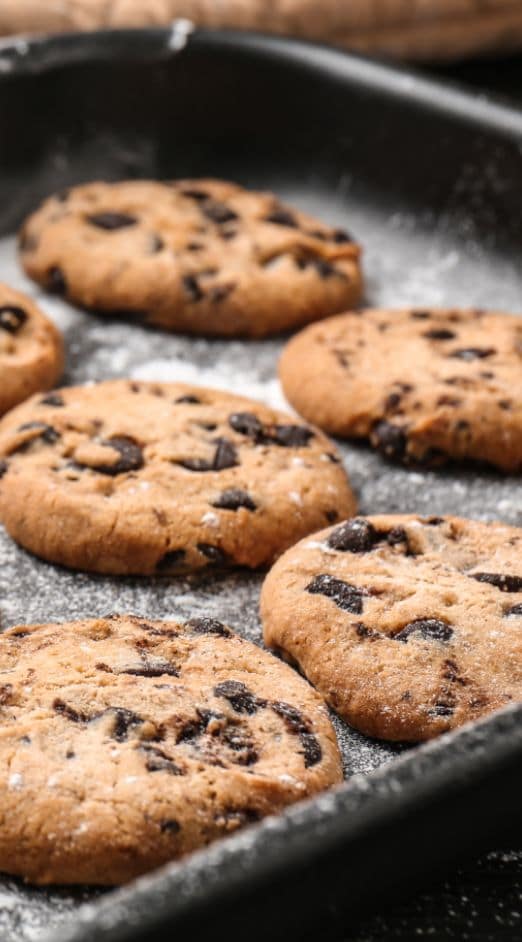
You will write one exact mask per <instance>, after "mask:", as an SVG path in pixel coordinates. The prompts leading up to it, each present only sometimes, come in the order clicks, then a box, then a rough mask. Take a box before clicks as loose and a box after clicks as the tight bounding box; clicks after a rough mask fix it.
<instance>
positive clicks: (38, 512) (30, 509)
mask: <svg viewBox="0 0 522 942" xmlns="http://www.w3.org/2000/svg"><path fill="white" fill-rule="evenodd" d="M354 509H355V499H354V497H353V494H352V492H351V489H350V485H349V482H348V478H347V476H346V473H345V471H344V469H343V467H342V465H341V464H340V458H339V456H338V454H337V452H336V450H335V449H334V447H333V446H332V444H331V443H330V442H329V441H328V439H327V438H325V436H324V435H323V434H322V433H321V432H318V431H317V430H315V429H313V428H310V427H309V426H307V425H304V424H303V423H302V422H300V421H298V422H296V421H294V420H293V419H292V418H290V417H289V416H286V415H284V414H282V413H280V412H275V411H273V410H272V409H269V408H267V407H266V406H264V405H262V404H261V403H258V402H254V401H252V400H250V399H244V398H242V397H240V396H233V395H229V394H228V393H225V392H220V391H217V390H210V389H205V388H201V387H195V386H187V385H185V384H179V383H138V382H133V381H126V380H117V381H113V382H106V383H100V384H98V385H96V384H92V385H87V386H81V387H73V388H68V389H62V390H59V391H55V392H52V393H49V394H47V395H46V396H43V397H42V396H40V395H38V396H35V397H33V398H32V399H31V400H29V401H28V402H27V403H25V404H24V405H23V406H20V407H19V408H18V409H16V410H13V411H12V412H11V413H10V414H9V415H8V416H6V417H5V418H4V419H3V421H2V422H1V423H0V519H1V520H2V522H3V523H4V525H5V527H6V528H7V530H8V532H9V533H10V534H11V536H12V537H13V538H14V539H15V540H16V541H17V542H18V543H20V544H21V545H22V546H24V547H25V548H26V549H29V550H30V551H31V552H33V553H35V554H36V555H37V556H41V557H42V558H44V559H46V560H49V561H50V562H54V563H60V564H62V565H64V566H69V567H72V568H76V569H84V570H88V571H92V572H101V573H115V574H126V573H134V574H137V575H152V574H167V573H179V572H186V571H190V570H195V569H202V568H209V567H216V566H219V567H221V566H248V567H258V566H263V565H266V564H269V563H270V562H272V561H273V560H274V559H275V558H276V557H277V556H278V555H279V554H280V553H281V552H283V550H285V549H286V548H287V547H288V546H291V545H292V544H293V543H295V542H296V540H299V539H301V537H303V536H304V535H305V534H306V533H310V532H312V531H313V530H316V529H317V528H318V527H321V526H324V525H325V523H328V522H334V521H335V520H342V519H343V518H344V517H345V516H347V515H348V514H350V513H353V512H354Z"/></svg>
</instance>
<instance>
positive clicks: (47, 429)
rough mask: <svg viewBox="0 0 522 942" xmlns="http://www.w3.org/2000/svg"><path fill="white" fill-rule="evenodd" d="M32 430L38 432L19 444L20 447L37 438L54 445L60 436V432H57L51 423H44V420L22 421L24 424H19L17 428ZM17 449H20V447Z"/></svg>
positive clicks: (23, 430) (21, 430)
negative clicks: (27, 440) (29, 439)
mask: <svg viewBox="0 0 522 942" xmlns="http://www.w3.org/2000/svg"><path fill="white" fill-rule="evenodd" d="M32 430H34V431H35V432H37V433H38V434H37V435H34V436H33V437H32V438H31V441H30V442H24V444H23V445H22V446H21V448H22V449H23V448H24V446H25V445H28V444H31V442H33V441H35V439H37V438H38V439H40V440H41V441H42V442H45V444H46V445H54V444H55V443H56V442H57V441H58V439H59V438H60V433H59V432H57V431H56V429H55V428H53V427H52V425H46V423H45V422H24V424H23V425H20V426H19V427H18V429H17V431H18V432H28V431H32ZM18 450H19V451H20V450H21V449H18Z"/></svg>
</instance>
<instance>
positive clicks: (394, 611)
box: [261, 516, 522, 741]
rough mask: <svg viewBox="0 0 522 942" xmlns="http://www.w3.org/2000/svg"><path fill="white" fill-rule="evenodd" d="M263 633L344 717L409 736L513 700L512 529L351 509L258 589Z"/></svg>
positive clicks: (521, 688) (521, 611)
mask: <svg viewBox="0 0 522 942" xmlns="http://www.w3.org/2000/svg"><path fill="white" fill-rule="evenodd" d="M261 611H262V616H263V621H264V632H265V641H266V643H267V644H268V645H269V646H270V647H274V648H278V649H279V650H281V651H283V652H285V653H286V654H287V655H288V656H289V658H290V659H291V660H292V661H294V662H296V663H297V664H298V665H299V666H300V668H301V670H302V671H303V673H304V674H305V676H306V677H307V678H308V680H310V681H311V682H312V683H313V684H314V686H316V687H317V689H318V690H320V691H321V693H322V694H324V696H325V697H326V699H327V700H328V702H329V703H330V704H331V706H332V707H333V708H334V709H335V710H337V711H338V712H339V713H340V715H341V716H342V717H344V719H345V720H347V721H348V723H351V724H352V726H354V727H355V728H356V729H359V730H361V731H362V732H363V733H366V734H367V735H369V736H377V737H379V738H382V739H392V740H411V741H417V740H422V739H430V738H431V737H433V736H436V735H437V734H439V733H442V732H445V731H446V730H450V729H454V728H455V727H457V726H460V725H461V724H462V723H466V722H467V721H468V720H474V719H477V718H478V717H481V716H483V715H485V714H487V713H490V712H491V711H493V710H495V709H497V708H499V707H502V706H505V705H506V704H508V703H512V702H518V701H521V700H522V530H520V529H517V528H515V527H508V526H504V525H503V524H501V523H478V522H474V521H471V520H462V519H459V518H457V517H443V518H441V517H431V518H420V517H413V516H379V517H357V518H354V519H351V520H348V521H347V522H345V523H344V524H342V525H341V526H339V527H335V528H332V529H328V530H324V531H322V532H321V533H318V534H316V535H314V536H313V537H312V538H308V539H305V540H303V541H302V542H301V543H299V544H298V545H297V546H294V547H293V548H292V549H291V550H289V551H288V552H287V553H285V555H284V556H283V557H282V558H281V559H280V560H279V561H278V562H277V563H276V565H275V566H274V568H273V569H272V570H271V572H270V573H269V575H268V577H267V579H266V581H265V584H264V587H263V593H262V599H261Z"/></svg>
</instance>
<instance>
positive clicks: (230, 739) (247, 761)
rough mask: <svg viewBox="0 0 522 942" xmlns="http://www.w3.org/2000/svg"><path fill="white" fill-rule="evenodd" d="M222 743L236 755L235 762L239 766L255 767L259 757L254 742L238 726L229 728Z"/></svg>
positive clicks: (231, 725)
mask: <svg viewBox="0 0 522 942" xmlns="http://www.w3.org/2000/svg"><path fill="white" fill-rule="evenodd" d="M222 741H223V744H224V745H225V746H228V748H229V749H231V750H232V752H234V753H235V755H234V759H233V761H234V762H235V763H236V764H237V765H255V763H256V762H257V761H258V759H259V755H258V752H257V750H256V749H255V747H254V744H253V742H252V740H251V739H250V737H249V736H247V735H246V734H245V732H244V731H243V730H241V729H240V728H239V727H238V726H235V725H233V724H230V725H229V726H227V727H226V729H225V731H224V733H223V737H222Z"/></svg>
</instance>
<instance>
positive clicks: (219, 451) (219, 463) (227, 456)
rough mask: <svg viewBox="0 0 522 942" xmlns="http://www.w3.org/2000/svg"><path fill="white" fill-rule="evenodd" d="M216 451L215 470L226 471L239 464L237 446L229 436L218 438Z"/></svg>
mask: <svg viewBox="0 0 522 942" xmlns="http://www.w3.org/2000/svg"><path fill="white" fill-rule="evenodd" d="M214 444H215V445H216V453H215V455H214V462H213V466H214V470H215V471H224V470H225V469H226V468H235V467H236V466H237V465H238V464H239V460H238V456H237V451H236V446H235V445H234V443H233V442H231V441H229V439H228V438H216V440H215V442H214Z"/></svg>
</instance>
